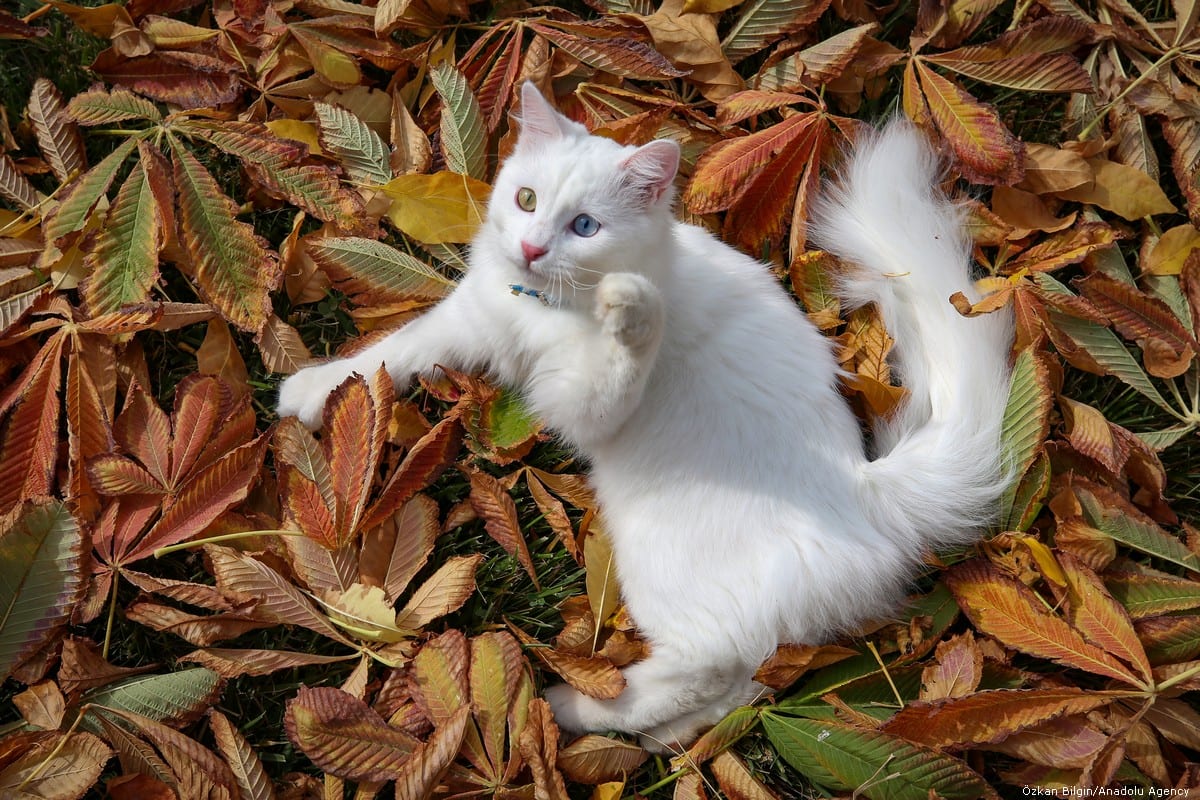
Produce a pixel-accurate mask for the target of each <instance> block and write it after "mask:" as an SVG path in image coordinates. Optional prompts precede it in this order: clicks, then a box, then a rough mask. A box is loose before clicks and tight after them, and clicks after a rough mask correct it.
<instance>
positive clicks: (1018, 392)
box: [1000, 347, 1053, 519]
mask: <svg viewBox="0 0 1200 800" xmlns="http://www.w3.org/2000/svg"><path fill="white" fill-rule="evenodd" d="M1052 404H1053V396H1052V394H1051V391H1050V376H1049V373H1048V371H1047V368H1046V365H1045V363H1044V362H1042V361H1040V360H1039V359H1038V358H1037V355H1036V353H1035V352H1034V348H1032V347H1028V348H1026V349H1025V350H1023V351H1021V354H1020V355H1019V356H1017V360H1016V363H1015V364H1014V365H1013V371H1012V379H1011V381H1010V383H1009V390H1008V404H1007V405H1006V406H1005V408H1004V421H1003V425H1002V428H1001V442H1002V444H1001V447H1002V450H1003V453H1004V463H1005V464H1006V465H1009V466H1010V467H1011V468H1012V470H1013V476H1014V480H1013V481H1012V483H1011V484H1010V485H1009V487H1008V489H1006V490H1005V492H1004V496H1003V497H1002V498H1001V500H1000V509H1001V510H1000V518H1001V519H1008V517H1009V516H1010V515H1011V514H1012V511H1013V505H1014V503H1015V501H1016V492H1017V489H1018V487H1019V486H1020V478H1021V477H1022V476H1024V474H1025V471H1026V470H1028V469H1029V466H1030V465H1031V464H1032V463H1033V461H1034V459H1035V458H1037V456H1038V454H1039V453H1040V452H1041V450H1042V442H1043V441H1044V440H1045V438H1046V435H1047V434H1048V433H1049V431H1050V421H1049V414H1050V407H1051V405H1052Z"/></svg>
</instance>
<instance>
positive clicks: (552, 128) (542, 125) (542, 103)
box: [517, 81, 569, 144]
mask: <svg viewBox="0 0 1200 800" xmlns="http://www.w3.org/2000/svg"><path fill="white" fill-rule="evenodd" d="M517 119H518V120H519V121H520V123H521V135H520V137H519V138H518V140H517V141H518V142H519V143H526V144H528V143H530V142H536V141H547V140H550V139H558V138H560V137H561V136H562V135H563V134H564V133H566V126H565V125H564V123H568V124H569V121H568V120H567V119H566V118H565V117H563V116H562V115H561V114H559V113H558V112H557V111H555V110H554V106H552V105H550V103H548V102H547V101H546V98H544V97H542V93H541V92H539V91H538V88H537V86H535V85H534V84H533V81H526V82H525V85H524V86H522V87H521V111H520V114H519V115H518V117H517Z"/></svg>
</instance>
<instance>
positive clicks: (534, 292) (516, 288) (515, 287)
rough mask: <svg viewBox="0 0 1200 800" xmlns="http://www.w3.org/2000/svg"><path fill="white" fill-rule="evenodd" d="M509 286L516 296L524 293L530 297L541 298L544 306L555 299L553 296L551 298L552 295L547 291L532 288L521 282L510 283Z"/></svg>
mask: <svg viewBox="0 0 1200 800" xmlns="http://www.w3.org/2000/svg"><path fill="white" fill-rule="evenodd" d="M508 288H509V290H510V291H511V292H512V293H513V296H514V297H519V296H520V295H523V294H524V295H528V296H530V297H535V298H537V299H538V300H540V301H541V303H542V305H544V306H548V305H550V303H551V301H552V300H553V298H551V297H550V295H548V294H546V293H545V292H543V291H540V290H538V289H530V288H528V287H526V286H522V285H521V284H519V283H510V284H509V285H508Z"/></svg>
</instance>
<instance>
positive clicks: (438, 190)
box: [383, 172, 492, 244]
mask: <svg viewBox="0 0 1200 800" xmlns="http://www.w3.org/2000/svg"><path fill="white" fill-rule="evenodd" d="M491 191H492V189H491V187H490V186H488V185H487V184H486V183H484V182H482V181H477V180H475V179H474V178H470V177H468V176H466V175H459V174H457V173H454V172H435V173H434V174H432V175H401V176H399V177H397V178H393V179H392V180H390V181H388V182H387V183H386V184H385V185H384V186H383V192H384V194H386V195H387V196H388V197H390V198H392V204H391V207H389V208H388V212H387V216H388V219H389V220H391V221H392V224H393V225H395V226H396V227H397V228H399V229H400V230H401V231H403V232H404V233H406V234H408V235H409V236H411V237H412V238H414V239H416V240H417V241H419V242H423V243H425V244H445V243H448V242H456V243H461V242H469V241H470V240H471V237H472V236H474V235H475V231H476V230H477V229H478V228H479V226H480V224H482V222H483V212H484V208H485V207H486V205H487V200H488V195H490V194H491Z"/></svg>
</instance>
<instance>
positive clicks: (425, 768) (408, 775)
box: [390, 706, 471, 800]
mask: <svg viewBox="0 0 1200 800" xmlns="http://www.w3.org/2000/svg"><path fill="white" fill-rule="evenodd" d="M470 720H471V710H470V709H469V708H467V707H466V706H464V707H462V708H460V709H458V710H457V711H456V712H454V713H453V714H451V715H450V719H448V720H446V724H445V725H441V726H439V727H438V728H437V729H436V730H434V732H433V735H432V736H430V737H429V740H428V741H426V742H422V743H421V744H419V745H417V746H416V747H415V748H414V749H413V753H412V755H411V756H410V757H409V758H407V759H406V760H405V761H403V762H402V763H401V764H400V765H399V769H398V770H397V771H396V774H395V775H393V776H390V777H394V778H395V779H396V800H425V798H427V797H432V796H434V794H435V792H434V790H435V789H436V788H437V784H438V781H440V780H441V779H442V776H443V775H444V774H445V773H446V770H448V769H449V768H450V764H451V763H452V762H453V761H454V758H455V756H457V755H458V751H459V749H460V748H461V747H462V744H463V737H464V736H465V735H466V733H467V729H468V723H469V722H470Z"/></svg>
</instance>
